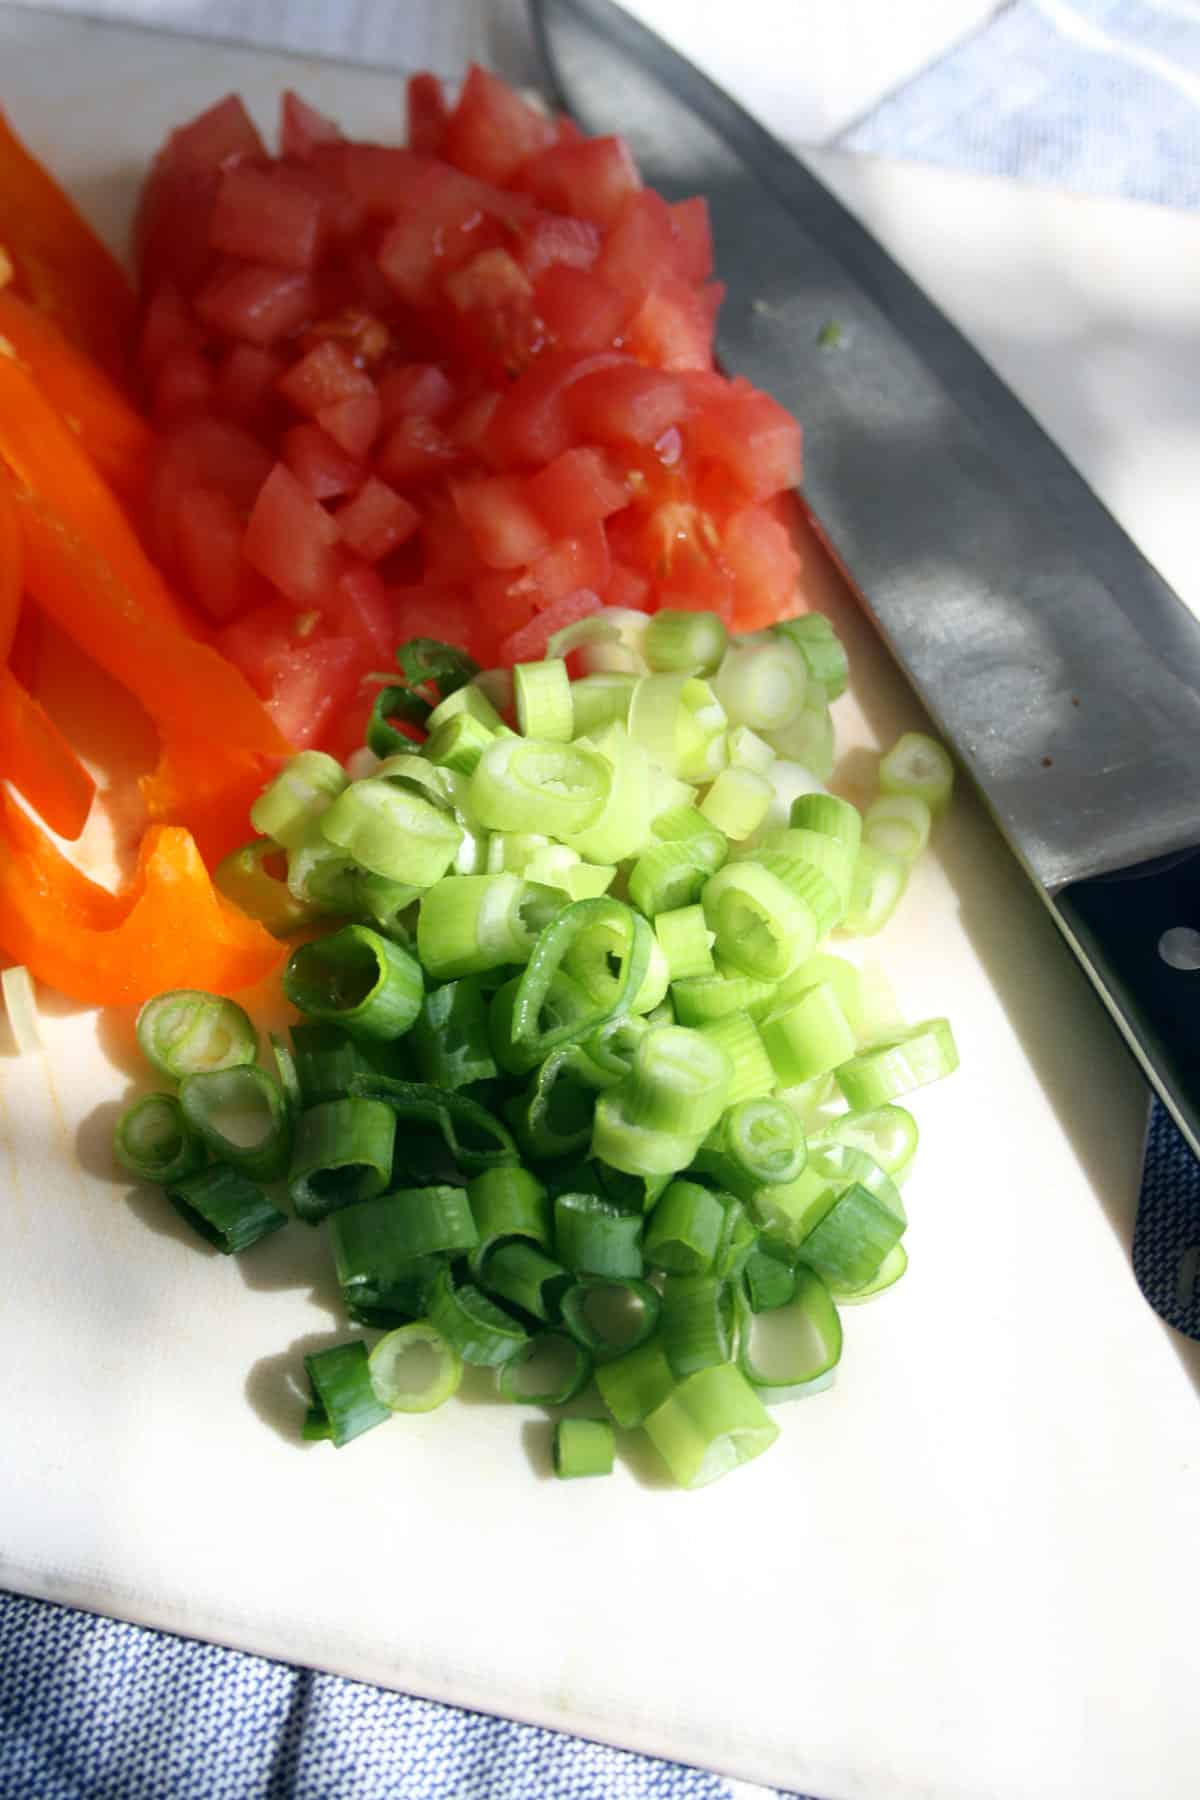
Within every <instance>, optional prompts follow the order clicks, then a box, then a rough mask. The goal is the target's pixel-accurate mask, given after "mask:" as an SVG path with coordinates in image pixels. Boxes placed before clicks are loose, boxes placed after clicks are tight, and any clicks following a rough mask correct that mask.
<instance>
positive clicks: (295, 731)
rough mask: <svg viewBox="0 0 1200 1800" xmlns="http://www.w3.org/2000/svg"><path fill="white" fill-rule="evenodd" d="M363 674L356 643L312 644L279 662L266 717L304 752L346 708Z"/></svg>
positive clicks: (273, 673)
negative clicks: (268, 714)
mask: <svg viewBox="0 0 1200 1800" xmlns="http://www.w3.org/2000/svg"><path fill="white" fill-rule="evenodd" d="M359 673H360V659H359V648H358V645H357V644H356V643H355V642H354V639H353V638H336V637H329V638H314V639H313V641H312V642H311V643H307V644H301V645H300V647H299V648H298V649H296V650H293V651H291V652H289V653H288V654H286V655H282V656H279V657H278V658H277V659H276V661H275V663H274V666H273V668H272V671H271V686H270V689H269V691H268V692H267V694H266V696H265V704H266V708H267V711H268V712H269V713H270V715H271V717H272V718H273V719H274V721H275V723H276V725H278V727H279V729H280V731H281V732H282V733H283V735H284V737H285V738H287V740H288V742H289V743H291V744H294V745H295V747H296V749H297V750H306V749H308V748H309V747H310V746H311V745H313V744H316V743H317V742H319V740H320V738H321V737H322V735H323V734H324V732H326V731H327V730H328V729H329V728H330V727H331V726H332V725H333V724H334V722H335V721H336V719H337V717H338V714H339V713H340V712H341V711H342V709H343V708H344V707H345V706H346V705H348V703H349V701H350V700H351V698H352V696H353V694H354V692H355V689H356V688H357V686H358V680H359Z"/></svg>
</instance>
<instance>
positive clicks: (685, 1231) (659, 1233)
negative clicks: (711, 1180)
mask: <svg viewBox="0 0 1200 1800" xmlns="http://www.w3.org/2000/svg"><path fill="white" fill-rule="evenodd" d="M724 1231H725V1208H724V1206H723V1205H722V1204H721V1201H720V1200H719V1199H718V1198H717V1196H716V1195H715V1194H714V1193H712V1192H711V1190H710V1189H708V1188H705V1187H701V1186H700V1185H699V1183H698V1182H695V1181H672V1182H671V1183H670V1185H669V1186H668V1187H666V1188H664V1190H663V1192H662V1194H661V1195H660V1197H659V1199H658V1200H657V1201H656V1202H655V1206H654V1210H653V1212H652V1213H651V1214H650V1218H649V1220H648V1221H647V1224H646V1238H645V1246H644V1248H645V1257H646V1261H647V1262H648V1263H650V1264H651V1266H652V1267H654V1268H656V1269H665V1270H666V1272H667V1274H669V1275H704V1274H707V1272H708V1271H709V1270H710V1269H711V1268H712V1265H713V1263H714V1261H715V1260H716V1255H717V1250H718V1249H719V1247H720V1244H721V1239H722V1236H723V1234H724Z"/></svg>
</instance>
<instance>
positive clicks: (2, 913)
mask: <svg viewBox="0 0 1200 1800" xmlns="http://www.w3.org/2000/svg"><path fill="white" fill-rule="evenodd" d="M0 949H3V950H4V951H6V952H7V954H8V955H9V956H10V957H12V958H13V960H14V961H16V962H19V963H24V965H25V966H26V968H28V969H29V971H30V972H31V974H33V975H34V976H35V977H36V978H37V979H38V980H39V981H43V982H45V983H46V984H47V986H49V987H52V988H56V989H57V990H58V991H59V992H60V993H63V994H69V995H70V996H71V997H72V998H73V999H76V1000H82V1001H85V1002H88V1003H90V1004H94V1005H101V1006H107V1005H133V1004H137V1003H140V1002H141V1001H143V1000H148V999H149V998H150V996H151V995H152V994H158V993H161V992H162V991H163V990H164V989H165V988H175V987H198V988H205V989H207V990H208V991H209V992H211V993H218V994H221V993H236V992H237V991H238V990H239V989H241V988H246V987H252V986H253V985H254V984H255V983H256V982H259V981H262V980H264V979H265V978H266V977H267V976H268V975H270V974H272V973H274V971H275V970H277V969H278V968H279V966H280V965H281V963H282V962H283V959H284V957H285V956H286V954H287V952H286V950H285V949H284V947H283V946H282V945H280V944H279V943H278V942H277V940H276V939H275V938H273V937H272V936H271V935H270V933H269V932H267V931H264V929H263V927H262V926H261V925H259V924H258V923H257V922H256V921H255V920H253V919H248V918H247V917H246V916H245V914H244V913H240V912H238V911H237V909H236V908H235V907H233V906H230V905H229V904H228V902H226V901H225V900H223V899H222V898H221V896H220V895H219V894H218V893H217V891H216V889H215V888H214V887H213V885H212V882H211V881H210V880H209V877H208V871H207V870H206V869H205V867H204V864H203V862H202V861H201V859H200V853H199V851H198V850H197V848H196V846H195V844H194V843H193V842H192V839H191V837H190V836H189V834H188V833H187V832H186V831H184V830H183V829H182V828H181V827H180V826H177V825H154V826H151V828H150V830H149V831H148V832H147V833H146V835H145V837H144V838H143V839H142V844H141V849H140V851H139V855H138V866H137V872H136V874H135V875H134V878H133V881H132V882H131V884H130V886H129V887H128V889H127V890H126V891H125V892H124V893H123V894H110V893H108V892H107V890H106V889H104V888H102V887H99V886H98V885H97V884H96V883H95V882H93V881H89V880H88V878H87V876H86V875H83V874H81V873H80V872H79V870H78V869H76V868H74V867H73V866H72V865H71V864H70V863H69V862H68V861H67V859H66V858H65V857H64V856H63V855H62V853H61V852H60V851H59V850H57V849H56V848H55V846H54V845H53V844H52V843H51V841H50V839H49V838H48V837H47V836H46V835H45V833H44V832H43V831H41V830H40V829H39V828H38V826H37V825H35V824H34V822H33V820H32V819H30V818H29V817H28V816H27V815H26V814H25V813H24V812H22V810H21V808H20V807H19V806H18V805H17V804H16V802H15V801H14V800H12V799H11V798H9V797H8V796H5V797H4V802H3V808H2V810H0Z"/></svg>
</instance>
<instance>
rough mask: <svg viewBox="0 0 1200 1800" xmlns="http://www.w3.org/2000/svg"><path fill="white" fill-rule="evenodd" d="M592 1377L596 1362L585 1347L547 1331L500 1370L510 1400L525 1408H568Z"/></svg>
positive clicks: (500, 1381) (498, 1378)
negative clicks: (569, 1403)
mask: <svg viewBox="0 0 1200 1800" xmlns="http://www.w3.org/2000/svg"><path fill="white" fill-rule="evenodd" d="M591 1377H592V1359H591V1357H590V1356H589V1355H588V1353H587V1351H586V1350H585V1349H584V1347H583V1345H582V1344H577V1343H576V1342H575V1340H574V1338H571V1337H568V1336H567V1335H566V1334H565V1333H564V1332H561V1331H543V1332H542V1333H541V1334H540V1335H539V1336H538V1337H536V1338H531V1339H530V1341H529V1343H528V1344H526V1345H525V1347H524V1348H523V1349H521V1350H518V1351H517V1353H516V1355H515V1356H513V1357H510V1358H509V1360H508V1361H507V1362H506V1363H502V1364H501V1365H500V1368H499V1369H498V1370H497V1371H496V1382H497V1386H498V1387H499V1390H500V1392H501V1394H502V1395H503V1397H504V1398H505V1399H506V1400H513V1401H516V1402H518V1403H519V1404H521V1405H524V1406H565V1405H566V1404H567V1401H568V1400H573V1399H574V1398H575V1396H576V1394H581V1393H582V1392H583V1390H584V1388H585V1387H586V1386H587V1384H588V1382H589V1381H590V1380H591Z"/></svg>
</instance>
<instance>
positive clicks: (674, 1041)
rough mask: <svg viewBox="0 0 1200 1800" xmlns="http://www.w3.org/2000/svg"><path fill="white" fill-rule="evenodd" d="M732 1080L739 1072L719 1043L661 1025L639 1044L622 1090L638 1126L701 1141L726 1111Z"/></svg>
mask: <svg viewBox="0 0 1200 1800" xmlns="http://www.w3.org/2000/svg"><path fill="white" fill-rule="evenodd" d="M732 1081H733V1069H732V1068H731V1066H730V1062H729V1058H728V1056H727V1055H726V1054H725V1051H724V1050H723V1049H722V1048H721V1046H720V1045H719V1044H716V1043H713V1042H712V1041H711V1040H710V1039H709V1038H707V1037H705V1036H704V1035H703V1034H702V1033H701V1032H700V1031H693V1030H690V1029H689V1028H688V1027H686V1026H683V1025H657V1026H655V1027H654V1028H653V1029H652V1030H650V1031H648V1032H647V1033H646V1035H645V1037H644V1038H643V1039H642V1041H641V1043H640V1044H639V1045H638V1047H637V1050H636V1051H635V1053H634V1058H633V1067H632V1068H631V1069H630V1071H629V1074H628V1075H627V1076H626V1078H625V1081H624V1082H623V1083H622V1085H621V1089H620V1090H619V1091H620V1092H621V1095H622V1099H623V1104H624V1110H625V1113H626V1116H627V1117H628V1118H629V1119H630V1120H631V1121H632V1122H633V1123H634V1124H635V1125H640V1126H644V1127H645V1128H647V1129H648V1130H650V1131H658V1132H665V1133H668V1134H680V1133H682V1134H685V1135H687V1136H692V1137H695V1138H696V1139H697V1140H699V1139H702V1138H704V1137H706V1136H707V1135H708V1133H709V1131H711V1129H712V1127H713V1126H714V1125H715V1124H716V1122H717V1120H718V1119H719V1118H720V1116H721V1114H722V1113H723V1112H724V1110H725V1107H726V1104H727V1102H728V1096H729V1090H730V1086H731V1083H732ZM606 1098H608V1096H607V1095H603V1096H601V1099H602V1100H603V1099H606ZM595 1154H596V1155H602V1152H600V1151H599V1150H597V1151H596V1152H595ZM604 1160H605V1161H607V1160H609V1159H608V1158H607V1157H605V1158H604ZM616 1166H617V1167H618V1168H620V1167H622V1165H621V1164H620V1163H618V1164H617V1165H616ZM629 1173H631V1174H636V1173H640V1171H638V1170H630V1171H629Z"/></svg>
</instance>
